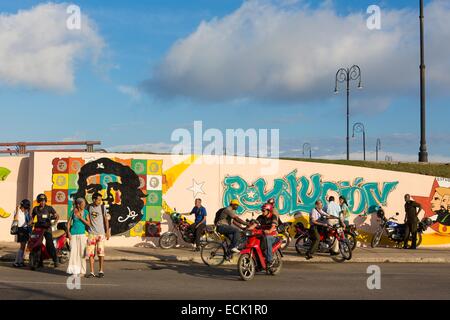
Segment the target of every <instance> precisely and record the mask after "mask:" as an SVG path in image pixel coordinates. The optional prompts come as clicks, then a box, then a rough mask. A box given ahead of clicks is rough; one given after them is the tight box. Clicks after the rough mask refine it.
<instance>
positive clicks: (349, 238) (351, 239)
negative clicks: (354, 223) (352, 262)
mask: <svg viewBox="0 0 450 320" xmlns="http://www.w3.org/2000/svg"><path fill="white" fill-rule="evenodd" d="M345 237H346V238H347V241H348V243H349V245H350V248H351V249H352V251H353V250H355V249H356V237H355V235H354V234H353V233H346V234H345Z"/></svg>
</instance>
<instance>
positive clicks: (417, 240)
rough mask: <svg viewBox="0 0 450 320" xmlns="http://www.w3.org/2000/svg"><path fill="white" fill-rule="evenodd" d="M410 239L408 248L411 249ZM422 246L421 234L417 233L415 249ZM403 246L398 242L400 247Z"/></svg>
mask: <svg viewBox="0 0 450 320" xmlns="http://www.w3.org/2000/svg"><path fill="white" fill-rule="evenodd" d="M411 244H412V239H411V238H409V240H408V247H411ZM421 244H422V234H421V233H418V232H417V239H416V248H418V247H419V246H420V245H421ZM402 245H403V242H400V246H402Z"/></svg>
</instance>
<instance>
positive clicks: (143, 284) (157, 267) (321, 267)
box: [0, 261, 450, 300]
mask: <svg viewBox="0 0 450 320" xmlns="http://www.w3.org/2000/svg"><path fill="white" fill-rule="evenodd" d="M369 265H370V264H364V263H359V264H351V263H342V264H338V263H310V264H298V263H285V264H284V266H283V270H282V271H281V274H280V275H278V276H267V275H265V274H262V273H261V274H257V275H256V276H255V278H254V279H253V280H252V281H250V282H244V281H242V280H240V278H239V276H238V273H237V270H236V266H225V267H219V268H211V267H207V266H204V265H199V264H193V263H183V262H158V261H154V262H153V261H147V262H132V261H116V262H108V263H107V265H106V267H107V268H106V276H105V278H103V279H100V278H93V279H85V278H82V279H81V289H79V290H77V289H73V290H70V289H68V286H67V279H68V277H67V275H66V274H65V269H64V267H60V268H58V269H53V268H44V269H41V270H39V271H31V270H28V269H15V268H13V267H12V266H11V264H10V263H6V262H2V263H0V292H1V295H0V299H26V300H27V299H30V300H36V299H102V300H104V299H106V300H109V299H114V300H141V299H146V300H148V299H150V300H161V299H170V300H181V299H196V300H206V299H219V300H238V299H250V300H254V299H266V300H267V299H270V300H273V299H294V300H297V299H407V300H410V299H450V289H449V288H450V277H449V276H448V265H447V264H402V263H384V264H383V263H381V264H378V266H379V267H380V270H381V290H369V289H368V288H367V279H368V277H369V274H367V267H368V266H369ZM72 283H73V282H72Z"/></svg>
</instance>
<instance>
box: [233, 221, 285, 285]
mask: <svg viewBox="0 0 450 320" xmlns="http://www.w3.org/2000/svg"><path fill="white" fill-rule="evenodd" d="M252 222H253V223H256V224H257V227H256V228H255V229H253V230H246V231H245V237H246V243H245V247H244V248H243V249H242V250H241V252H240V254H239V260H238V264H237V266H238V272H239V275H240V277H241V279H242V280H244V281H250V280H252V279H253V278H254V276H255V274H256V272H260V271H263V270H266V273H267V274H270V275H277V274H279V273H280V272H281V268H282V265H283V260H282V257H283V254H282V252H281V246H282V239H281V237H279V236H277V237H276V238H277V239H276V241H275V243H274V244H273V246H272V254H273V261H272V265H271V266H270V268H267V263H266V258H265V255H264V253H263V250H262V249H261V240H262V239H263V237H264V231H263V230H262V229H260V225H259V223H257V222H256V220H253V221H252Z"/></svg>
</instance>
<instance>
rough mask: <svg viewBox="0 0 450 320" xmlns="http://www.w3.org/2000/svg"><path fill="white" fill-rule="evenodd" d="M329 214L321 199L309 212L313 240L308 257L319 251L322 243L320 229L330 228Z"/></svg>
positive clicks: (310, 231) (310, 234)
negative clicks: (324, 208) (324, 209)
mask: <svg viewBox="0 0 450 320" xmlns="http://www.w3.org/2000/svg"><path fill="white" fill-rule="evenodd" d="M328 216H329V215H328V214H327V213H326V212H325V211H323V203H322V201H321V200H317V201H316V206H315V208H313V209H312V210H311V213H310V214H309V224H310V227H309V236H310V239H311V240H312V242H311V247H310V248H309V250H308V251H307V252H306V256H305V257H306V259H307V260H309V259H312V257H313V254H314V253H315V252H316V251H317V249H318V247H319V243H320V233H319V232H320V231H322V230H324V229H325V230H328V227H329V225H328V223H327V220H326V219H327V218H328Z"/></svg>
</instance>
